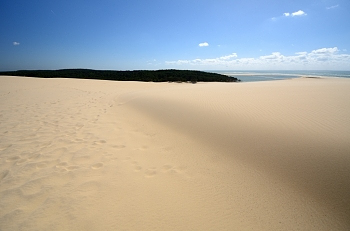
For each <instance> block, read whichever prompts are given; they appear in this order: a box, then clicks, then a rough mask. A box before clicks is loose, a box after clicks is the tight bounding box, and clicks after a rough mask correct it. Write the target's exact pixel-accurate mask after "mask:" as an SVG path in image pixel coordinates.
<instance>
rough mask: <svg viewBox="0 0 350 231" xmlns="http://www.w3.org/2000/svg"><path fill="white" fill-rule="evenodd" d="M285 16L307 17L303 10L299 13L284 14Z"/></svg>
mask: <svg viewBox="0 0 350 231" xmlns="http://www.w3.org/2000/svg"><path fill="white" fill-rule="evenodd" d="M283 15H284V16H285V17H290V16H292V17H294V16H302V15H307V14H306V13H305V12H304V11H302V10H298V11H296V12H293V13H283Z"/></svg>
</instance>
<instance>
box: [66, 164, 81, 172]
mask: <svg viewBox="0 0 350 231" xmlns="http://www.w3.org/2000/svg"><path fill="white" fill-rule="evenodd" d="M77 169H79V166H77V165H72V166H68V167H67V170H68V171H73V170H77Z"/></svg>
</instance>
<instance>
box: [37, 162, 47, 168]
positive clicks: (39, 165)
mask: <svg viewBox="0 0 350 231" xmlns="http://www.w3.org/2000/svg"><path fill="white" fill-rule="evenodd" d="M46 166H47V163H46V162H41V163H38V164H36V168H38V169H42V168H46Z"/></svg>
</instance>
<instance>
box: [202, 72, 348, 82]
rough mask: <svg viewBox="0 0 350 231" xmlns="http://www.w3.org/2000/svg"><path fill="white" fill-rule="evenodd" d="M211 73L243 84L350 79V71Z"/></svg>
mask: <svg viewBox="0 0 350 231" xmlns="http://www.w3.org/2000/svg"><path fill="white" fill-rule="evenodd" d="M209 72H213V73H218V74H222V75H227V76H232V77H236V78H238V79H239V80H241V82H256V81H270V80H283V79H291V78H300V77H335V78H337V77H338V78H339V77H341V78H350V71H309V70H308V71H237V70H234V71H229V70H225V71H223V70H220V71H218V70H216V71H215V70H211V71H209Z"/></svg>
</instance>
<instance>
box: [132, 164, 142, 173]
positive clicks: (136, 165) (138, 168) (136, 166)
mask: <svg viewBox="0 0 350 231" xmlns="http://www.w3.org/2000/svg"><path fill="white" fill-rule="evenodd" d="M132 164H133V165H134V170H135V172H139V171H141V170H142V167H141V166H140V165H139V163H138V162H137V161H133V162H132Z"/></svg>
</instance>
